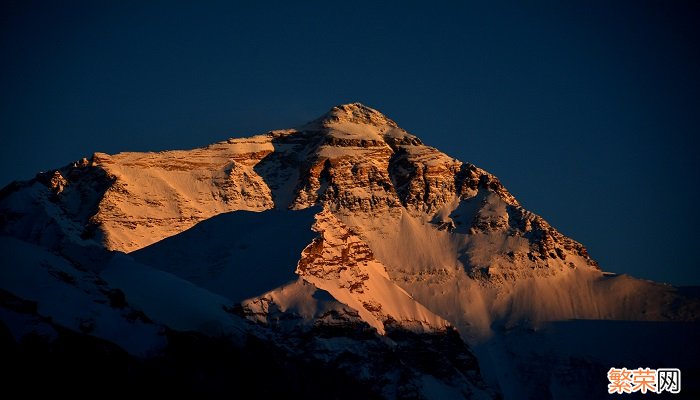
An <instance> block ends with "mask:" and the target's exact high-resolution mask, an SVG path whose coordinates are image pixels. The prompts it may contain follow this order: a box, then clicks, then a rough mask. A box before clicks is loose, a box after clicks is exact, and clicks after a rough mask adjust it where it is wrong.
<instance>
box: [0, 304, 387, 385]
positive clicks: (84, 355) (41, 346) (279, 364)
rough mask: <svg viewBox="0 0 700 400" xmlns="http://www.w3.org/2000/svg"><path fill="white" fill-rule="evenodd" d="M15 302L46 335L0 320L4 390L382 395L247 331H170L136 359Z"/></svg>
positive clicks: (0, 308)
mask: <svg viewBox="0 0 700 400" xmlns="http://www.w3.org/2000/svg"><path fill="white" fill-rule="evenodd" d="M0 294H1V293H0ZM0 300H2V301H0V314H1V313H3V312H7V308H6V306H7V304H3V303H5V302H6V300H7V296H3V297H2V299H0ZM12 303H13V304H14V305H15V306H16V305H17V304H20V303H21V305H22V307H23V308H25V309H24V310H19V311H21V314H23V315H24V317H25V318H29V319H33V320H34V322H35V323H36V324H38V325H45V326H47V328H46V329H44V332H45V333H48V334H47V335H44V334H38V333H31V334H28V335H25V336H24V337H22V338H21V339H19V340H16V339H15V338H14V337H13V336H12V334H11V333H10V330H9V329H8V327H7V326H6V325H5V324H4V322H3V321H2V320H0V354H2V357H1V358H0V368H2V371H4V372H3V375H2V379H0V381H1V382H2V383H3V388H2V393H4V394H8V393H21V394H23V395H25V396H29V397H33V395H44V394H50V395H51V396H62V395H69V396H70V397H73V398H78V399H81V398H86V399H87V398H96V397H102V396H104V394H105V393H109V394H110V395H124V396H129V397H134V396H135V395H136V394H141V395H144V394H146V395H157V396H158V397H159V398H161V397H163V396H168V397H172V398H175V397H177V398H180V397H182V396H183V395H184V396H185V397H190V396H191V397H193V398H200V399H218V398H222V399H223V398H225V399H236V398H245V397H254V398H304V399H328V398H331V399H356V398H363V399H374V398H379V397H378V396H377V394H376V393H375V392H373V391H372V390H371V388H370V387H369V386H368V385H366V384H365V383H363V382H361V381H359V380H357V379H354V378H352V377H350V376H348V375H347V374H346V373H344V371H343V370H341V369H340V368H328V367H327V366H325V365H323V364H322V363H321V362H318V361H315V360H303V359H301V358H298V357H296V358H294V357H290V355H289V353H288V352H287V351H285V350H284V349H282V348H280V347H278V346H276V345H274V344H273V343H272V342H269V341H263V340H261V339H259V338H257V337H255V336H252V335H251V336H249V337H248V338H247V339H246V341H245V345H243V346H239V345H236V344H234V343H233V342H232V341H230V340H229V339H227V338H225V337H219V338H212V337H207V336H205V335H202V334H200V333H195V332H178V331H172V330H167V331H166V332H165V333H164V334H165V336H166V338H167V346H166V347H165V348H163V349H161V350H160V351H159V352H158V353H157V354H152V355H151V356H149V357H148V358H139V357H135V356H132V355H130V354H128V353H127V352H125V351H124V350H123V349H121V348H120V347H119V346H117V345H115V344H113V343H111V342H109V341H106V340H103V339H99V338H96V337H94V336H91V335H88V334H84V333H80V332H75V331H72V330H69V329H66V328H63V327H61V326H58V325H56V324H53V323H52V322H51V321H50V320H49V319H47V318H43V317H40V316H38V315H36V313H35V312H32V311H31V310H30V309H31V308H32V305H31V304H27V303H30V302H26V301H23V300H20V299H16V298H15V299H12ZM34 307H35V305H34ZM13 308H16V307H13Z"/></svg>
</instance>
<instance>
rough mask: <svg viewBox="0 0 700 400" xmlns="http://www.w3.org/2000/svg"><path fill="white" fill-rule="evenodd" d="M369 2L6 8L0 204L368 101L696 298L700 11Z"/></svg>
mask: <svg viewBox="0 0 700 400" xmlns="http://www.w3.org/2000/svg"><path fill="white" fill-rule="evenodd" d="M239 3H240V4H239ZM294 3H297V4H294ZM372 3H373V2H361V1H351V2H332V1H323V2H306V1H305V2H278V3H275V2H252V1H251V2H245V3H244V2H236V1H226V2H216V1H191V2H176V1H162V2H161V1H133V2H129V1H119V2H113V3H112V2H107V1H86V2H76V1H70V2H69V1H65V2H43V1H42V2H33V1H3V2H2V6H0V7H1V8H0V134H1V135H2V136H1V139H2V146H1V149H0V163H1V164H0V186H4V185H6V184H7V183H9V182H10V181H12V180H15V179H28V178H31V177H32V176H34V174H35V173H36V172H37V171H40V170H47V169H51V168H55V167H58V166H62V165H65V164H67V163H69V162H71V161H73V160H77V159H79V158H81V157H84V156H88V157H89V156H90V155H91V154H92V153H93V152H95V151H102V152H108V153H115V152H119V151H127V150H131V151H142V150H164V149H173V148H191V147H196V146H202V145H206V144H209V143H212V142H215V141H219V140H223V139H225V138H228V137H231V136H247V135H250V134H255V133H261V132H264V131H267V130H269V129H275V128H287V127H292V126H295V125H298V124H300V123H302V122H305V121H307V120H310V119H313V118H315V117H317V116H319V115H320V114H322V113H324V112H325V111H327V110H328V109H329V108H330V107H331V106H333V105H336V104H341V103H347V102H353V101H359V102H362V103H364V104H366V105H368V106H370V107H374V108H376V109H378V110H380V111H382V112H383V113H385V114H386V115H387V116H389V117H390V118H392V119H394V120H395V121H397V122H398V123H399V125H400V126H402V127H403V128H405V129H407V130H408V131H409V132H411V133H413V134H416V135H417V136H419V137H420V138H422V139H423V141H424V142H426V143H427V144H430V145H433V146H435V147H438V148H439V149H441V150H442V151H444V152H446V153H448V154H450V155H452V156H454V157H456V158H458V159H460V160H463V161H469V162H472V163H474V164H476V165H478V166H480V167H482V168H484V169H486V170H488V171H490V172H492V173H494V174H496V175H497V176H498V177H499V178H500V179H501V180H502V181H503V183H504V184H505V185H506V187H507V188H509V189H510V191H511V192H513V194H514V195H515V196H516V197H517V198H518V199H519V200H520V201H521V203H522V204H523V205H524V206H525V207H526V208H527V209H529V210H531V211H534V212H536V213H538V214H540V215H542V216H543V217H544V218H545V219H547V220H548V221H549V222H550V223H551V224H552V225H554V226H555V227H556V228H558V229H559V230H560V231H561V232H563V233H564V234H566V235H569V236H571V237H572V238H574V239H576V240H578V241H580V242H582V243H583V244H584V245H586V246H587V247H588V249H589V251H590V253H591V255H592V256H593V257H594V258H595V259H597V260H598V261H599V262H600V263H601V266H602V268H603V269H605V270H609V271H616V272H624V273H629V274H632V275H635V276H639V277H642V278H648V279H654V280H659V281H664V282H671V283H674V284H700V268H698V267H699V265H698V259H699V258H700V256H698V254H697V253H698V246H697V241H698V234H697V232H698V229H699V228H700V217H699V216H698V213H699V212H700V211H699V210H698V207H697V203H696V199H697V195H698V188H697V185H698V183H699V182H700V179H698V173H697V170H698V168H697V165H696V163H697V158H698V155H700V152H699V151H698V150H699V146H698V133H700V132H699V131H698V128H699V127H700V26H699V25H700V24H698V21H700V12H699V10H698V6H696V5H694V3H697V2H692V1H691V2H682V1H654V2H646V1H629V2H626V1H600V2H597V1H594V2H590V1H582V2H576V1H559V2H557V1H542V2H538V1H534V2H508V3H499V2H490V1H486V2H480V3H478V4H474V3H464V4H461V2H460V4H459V5H457V4H458V3H457V2H436V1H431V2H422V3H418V2H381V3H382V5H375V4H372ZM519 3H527V5H525V4H519ZM244 4H245V5H244ZM486 4H488V5H486ZM694 165H695V166H694Z"/></svg>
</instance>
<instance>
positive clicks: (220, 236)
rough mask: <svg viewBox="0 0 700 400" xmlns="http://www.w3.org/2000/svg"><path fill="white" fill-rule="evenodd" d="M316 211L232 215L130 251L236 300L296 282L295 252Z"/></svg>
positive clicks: (306, 240)
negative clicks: (292, 281)
mask: <svg viewBox="0 0 700 400" xmlns="http://www.w3.org/2000/svg"><path fill="white" fill-rule="evenodd" d="M317 212H318V209H317V208H315V207H314V208H309V209H306V210H300V211H290V210H268V211H264V212H249V211H234V212H230V213H226V214H220V215H217V216H215V217H212V218H210V219H207V220H205V221H202V222H200V223H199V224H197V225H195V226H194V227H192V228H190V229H188V230H186V231H184V232H182V233H179V234H177V235H175V236H172V237H169V238H167V239H163V240H161V241H160V242H158V243H155V244H153V245H151V246H148V247H145V248H143V249H141V250H138V251H136V252H133V253H131V254H130V255H131V256H133V257H134V258H135V259H136V260H137V261H138V262H140V263H142V264H146V265H149V266H152V267H155V268H158V269H161V270H163V271H166V272H169V273H172V274H174V275H177V276H179V277H180V278H183V279H186V280H188V281H190V282H192V283H194V284H196V285H199V286H201V287H203V288H205V289H208V290H210V291H212V292H214V293H217V294H220V295H222V296H225V297H227V298H229V299H230V300H232V301H234V302H236V301H242V300H244V299H247V298H250V297H253V296H257V295H260V294H262V293H265V292H267V291H269V290H271V289H274V288H276V287H279V286H281V285H283V284H285V283H287V282H289V281H291V280H294V279H296V278H297V276H296V275H295V273H294V270H295V269H296V264H297V261H298V259H299V255H300V254H301V251H302V250H303V249H304V247H306V245H307V244H309V243H310V242H311V240H312V239H313V238H314V237H315V236H316V233H314V232H313V231H311V225H312V224H313V223H314V215H315V214H316V213H317Z"/></svg>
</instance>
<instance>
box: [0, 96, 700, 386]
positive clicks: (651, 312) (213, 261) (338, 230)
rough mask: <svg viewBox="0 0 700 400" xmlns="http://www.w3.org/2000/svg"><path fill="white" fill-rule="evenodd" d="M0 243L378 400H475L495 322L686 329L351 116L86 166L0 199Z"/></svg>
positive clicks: (509, 203)
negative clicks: (432, 393) (296, 361)
mask: <svg viewBox="0 0 700 400" xmlns="http://www.w3.org/2000/svg"><path fill="white" fill-rule="evenodd" d="M281 210H289V211H286V212H287V213H303V212H309V211H310V210H311V212H312V213H313V214H314V215H315V218H314V220H315V222H313V223H309V224H308V225H307V226H303V227H302V228H303V229H304V230H305V231H306V232H308V231H309V230H311V231H313V234H314V235H316V236H315V238H313V239H311V240H309V241H308V242H306V243H304V246H305V247H304V246H301V247H295V246H296V244H291V243H292V242H291V241H289V240H288V239H289V238H286V237H285V236H286V235H287V232H289V234H294V233H292V230H291V229H290V228H289V227H290V226H291V225H292V224H299V223H302V222H299V221H302V220H303V219H299V221H297V220H296V219H294V220H292V219H289V218H288V216H289V215H292V214H285V212H281ZM303 210H306V211H303ZM242 211H248V212H252V213H247V214H245V217H244V218H243V217H242V218H240V219H237V218H232V219H219V220H218V221H219V222H218V223H215V220H217V218H218V216H227V215H233V216H235V215H243V214H244V213H241V212H242ZM236 212H238V213H236ZM275 212H278V214H271V213H275ZM231 213H233V214H231ZM256 215H260V216H261V218H256ZM263 215H266V216H268V217H269V216H270V215H272V216H274V218H262V216H263ZM295 215H296V214H295ZM275 218H278V219H280V220H279V221H277V222H276V220H275ZM285 218H287V219H285ZM283 220H284V221H286V222H285V223H282V221H283ZM278 222H279V223H278ZM284 229H286V230H284ZM266 232H267V233H268V234H266ZM273 232H274V233H273ZM0 233H1V234H2V235H4V236H12V237H14V238H15V239H19V240H20V241H22V243H27V245H28V246H37V248H39V249H42V251H48V252H50V253H52V254H54V256H53V257H59V258H60V259H61V260H63V261H61V263H64V264H66V263H67V265H72V266H73V268H75V269H76V270H77V271H80V274H83V275H84V274H87V275H89V276H93V277H94V278H95V279H98V278H99V279H104V280H105V281H104V282H103V281H100V282H102V283H100V285H103V286H104V288H102V289H100V290H101V291H103V292H104V293H111V292H109V290H110V285H112V286H114V288H115V289H119V290H123V292H124V293H125V298H124V302H125V305H124V307H134V308H135V309H141V310H143V312H145V314H149V317H150V318H151V319H152V321H154V323H156V324H161V325H162V326H165V327H168V328H169V329H171V328H172V329H176V330H182V329H186V328H187V329H192V330H197V331H200V332H203V333H206V334H209V335H211V334H213V332H218V334H225V335H234V336H237V337H240V335H242V334H241V332H244V335H253V336H255V337H258V338H266V339H264V340H271V341H272V342H274V343H275V346H276V348H279V349H283V350H280V351H282V352H283V353H284V352H288V354H292V355H293V356H294V357H302V353H304V352H312V353H313V354H316V356H314V359H313V360H312V361H313V362H312V364H313V365H318V363H320V365H326V366H333V367H334V368H335V367H342V368H347V369H348V370H350V371H353V372H352V376H353V377H354V378H353V379H360V380H362V381H363V382H366V383H368V384H369V386H370V387H373V388H374V389H372V390H374V391H375V392H376V393H380V394H382V395H383V396H386V397H395V396H400V395H402V394H401V393H402V392H401V390H403V389H401V388H402V387H413V388H414V389H415V390H413V389H412V390H413V391H412V392H411V393H413V394H416V395H418V396H424V395H425V396H427V393H428V392H429V390H428V389H429V388H433V389H434V388H435V387H436V385H437V386H440V385H442V386H440V387H443V389H444V388H448V389H450V390H452V389H455V388H457V389H456V390H457V391H456V392H454V393H459V394H460V395H463V396H472V395H476V394H478V395H480V396H484V397H490V396H491V395H493V392H492V391H489V390H487V389H485V384H484V383H483V381H481V378H480V377H479V368H478V367H477V366H476V363H475V361H474V360H473V355H472V354H471V352H470V351H469V349H468V348H467V347H466V345H465V344H464V342H463V340H464V341H466V342H468V343H471V344H478V343H483V342H484V341H488V340H489V338H491V337H492V336H493V335H494V332H495V330H498V329H500V327H504V326H505V327H512V326H535V327H536V326H537V325H538V324H540V323H544V322H547V321H552V320H566V319H572V318H577V319H578V318H593V319H642V320H673V319H697V303H693V302H688V301H685V300H683V299H682V296H680V295H679V294H678V293H677V292H676V291H675V289H674V288H671V287H667V286H663V285H658V284H654V283H651V282H645V281H640V280H636V279H633V278H629V277H618V276H615V275H614V274H607V273H603V272H602V271H601V270H600V269H599V267H598V265H597V263H596V262H595V261H594V260H593V259H591V257H590V256H589V255H588V253H587V251H586V249H585V248H584V247H583V246H582V245H581V244H580V243H578V242H576V241H574V240H573V239H570V238H568V237H566V236H564V235H562V234H561V233H559V232H558V231H557V230H556V229H554V228H553V227H552V226H550V225H549V224H548V223H547V222H546V221H545V220H544V219H542V218H541V217H540V216H537V215H535V214H533V213H531V212H529V211H527V210H525V209H524V208H523V207H521V206H520V204H519V203H518V202H517V200H516V199H515V198H514V197H513V195H512V194H511V193H509V192H508V191H507V190H506V188H505V187H504V186H503V185H502V184H501V182H500V181H499V180H498V179H497V178H496V177H495V176H493V175H492V174H490V173H488V172H486V171H484V170H483V169H480V168H478V167H476V166H474V165H472V164H469V163H465V162H461V161H458V160H456V159H454V158H452V157H450V156H448V155H446V154H444V153H442V152H440V151H439V150H437V149H435V148H432V147H430V146H427V145H425V144H424V143H423V142H422V141H421V140H420V139H418V138H417V137H415V136H413V135H411V134H410V133H408V132H406V131H404V130H403V129H401V128H400V127H399V126H398V125H397V124H396V123H395V122H394V121H392V120H390V119H389V118H387V117H386V116H384V115H382V114H381V113H379V112H378V111H376V110H374V109H371V108H369V107H366V106H364V105H361V104H359V103H354V104H347V105H342V106H338V107H334V108H333V109H331V110H330V111H329V112H328V113H326V114H325V115H323V116H322V117H320V118H319V119H317V120H314V121H312V122H309V123H308V124H306V125H304V126H301V127H298V128H295V129H287V130H277V131H271V132H268V133H266V134H262V135H258V136H253V137H250V138H242V139H229V140H227V141H224V142H220V143H216V144H213V145H210V146H208V147H205V148H200V149H194V150H183V151H166V152H159V153H119V154H116V155H107V154H103V153H95V154H94V155H93V156H92V157H91V158H90V159H83V160H80V161H78V162H75V163H73V164H70V165H67V166H65V167H63V168H59V169H57V170H53V171H49V172H46V173H41V174H38V175H37V176H36V177H35V178H34V179H32V180H29V181H26V182H17V183H13V184H12V185H10V186H8V187H6V188H4V189H2V191H1V192H0ZM298 236H299V235H297V238H298ZM13 240H14V239H13ZM251 241H253V242H251ZM284 243H288V244H289V245H284ZM8 246H9V245H8ZM276 249H277V250H276ZM281 249H284V250H281ZM115 251H118V252H122V253H127V254H128V255H127V256H123V255H119V256H114V252H115ZM275 251H285V252H293V253H294V254H293V256H294V257H293V258H292V261H289V260H286V259H283V258H278V257H275V256H274V254H272V253H274V252H275ZM297 255H298V256H297ZM265 260H275V262H276V263H277V264H280V265H277V264H274V263H270V262H266V261H265ZM272 264H274V265H272ZM32 265H34V264H32ZM37 265H39V267H37V268H39V269H40V270H41V268H44V267H41V265H44V264H41V263H39V264H37ZM61 265H63V264H61ZM64 267H65V265H64ZM33 268H34V267H33ZM46 268H47V271H48V273H49V274H51V271H53V270H55V267H51V268H49V267H46ZM52 268H53V269H52ZM62 268H63V267H62ZM65 268H68V267H65ZM6 272H7V271H6ZM8 274H10V275H11V273H10V272H8ZM290 275H291V276H292V278H290ZM8 276H9V275H8ZM81 276H82V275H81ZM294 277H296V280H294ZM134 282H139V284H138V285H136V284H134ZM246 282H247V283H248V284H246ZM17 284H18V285H19V284H20V283H19V281H17ZM154 285H155V286H154ZM265 285H269V286H265ZM152 287H158V290H157V291H155V292H154V290H153V289H152ZM2 289H4V290H7V291H8V292H11V293H15V294H17V293H16V291H17V290H19V289H17V288H16V287H15V288H13V287H3V288H2ZM27 290H28V289H27ZM154 293H155V294H154ZM105 296H107V295H106V294H105ZM169 296H170V297H169ZM20 297H21V296H20ZM98 297H99V296H98ZM188 299H191V301H188ZM203 299H206V300H203ZM241 299H244V300H243V301H241ZM47 301H48V300H47ZM105 301H109V299H107V300H105ZM127 303H128V305H127ZM176 304H177V305H178V306H177V307H180V308H179V309H178V312H173V307H175V305H176ZM125 309H126V308H125ZM128 309H129V310H131V308H128ZM49 310H51V309H50V308H49ZM40 311H41V309H40ZM51 312H53V311H46V312H45V313H46V315H45V316H48V317H50V316H51ZM193 321H197V322H196V324H195V323H194V322H193ZM127 322H128V321H127ZM127 322H125V323H127ZM98 331H99V329H98ZM234 333H235V334H234ZM315 337H319V338H320V339H318V340H316V339H313V340H311V339H310V338H315ZM102 338H103V339H107V340H111V337H110V336H102ZM368 338H369V339H368ZM358 341H359V342H358ZM433 345H434V346H437V347H438V348H440V349H443V350H444V351H445V352H452V351H454V352H455V353H454V354H457V355H458V356H454V354H453V355H448V354H447V353H445V354H443V353H440V354H439V356H438V359H440V360H442V361H441V362H444V363H445V364H446V365H448V367H445V365H440V366H436V365H433V364H434V363H432V362H431V360H430V357H429V356H427V355H426V354H423V353H420V352H416V351H414V350H409V349H410V348H411V347H412V346H433ZM348 349H350V350H348ZM346 350H347V351H348V352H349V353H346ZM368 351H372V352H377V353H378V354H383V355H384V356H385V357H384V356H383V357H384V359H382V360H381V361H377V360H375V361H372V360H370V359H368V358H367V357H366V355H365V356H363V354H365V353H366V352H368ZM285 354H286V353H285ZM348 354H349V355H348ZM392 357H395V358H396V359H395V360H394V361H396V360H401V362H405V361H406V360H411V362H414V363H415V365H413V366H411V367H410V368H407V369H406V368H403V369H401V368H398V367H397V366H396V365H397V364H396V363H394V364H392V363H391V362H389V361H388V360H390V359H393V358H392ZM352 360H354V361H352ZM363 363H364V364H363ZM362 365H369V366H370V367H368V368H369V371H371V372H369V373H368V372H367V371H368V369H363V367H362ZM392 368H394V369H393V372H392ZM397 368H398V369H397ZM431 371H433V372H431ZM455 371H457V372H455ZM368 374H369V375H368ZM381 376H385V377H386V376H391V378H386V379H388V380H385V381H383V380H382V379H384V378H380V377H381ZM428 376H429V377H428ZM382 382H384V384H383V383H382ZM436 382H437V383H436ZM383 385H384V386H383ZM387 385H388V386H387ZM382 387H389V388H391V389H389V392H382V389H380V388H382ZM406 390H408V389H406ZM404 394H406V395H408V394H407V393H404Z"/></svg>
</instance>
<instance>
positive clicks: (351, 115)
mask: <svg viewBox="0 0 700 400" xmlns="http://www.w3.org/2000/svg"><path fill="white" fill-rule="evenodd" d="M317 121H318V122H321V123H322V124H324V125H326V124H333V123H342V122H350V123H354V124H360V125H373V126H382V125H389V126H392V127H397V125H396V122H394V121H392V120H391V119H389V118H387V117H386V116H385V115H384V114H382V113H381V112H379V111H377V110H375V109H374V108H371V107H367V106H366V105H364V104H361V103H349V104H341V105H338V106H335V107H333V108H331V109H330V110H329V111H328V112H327V113H325V114H324V115H323V116H322V117H321V118H319V119H318V120H317Z"/></svg>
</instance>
